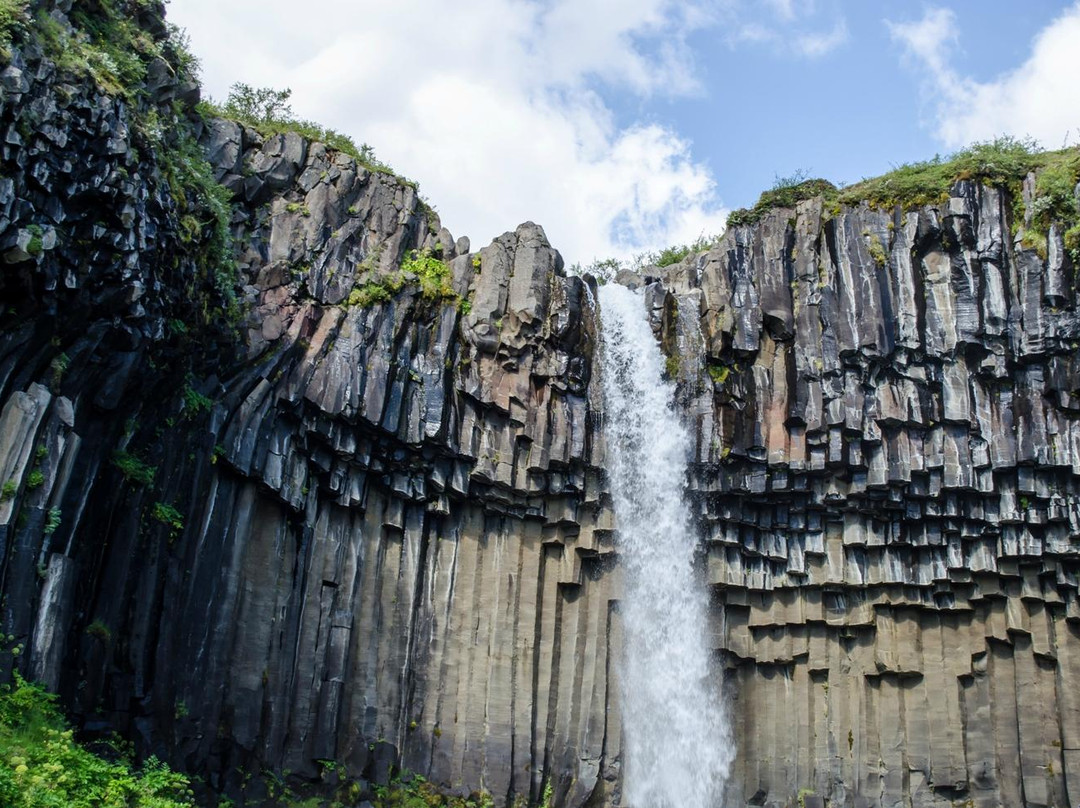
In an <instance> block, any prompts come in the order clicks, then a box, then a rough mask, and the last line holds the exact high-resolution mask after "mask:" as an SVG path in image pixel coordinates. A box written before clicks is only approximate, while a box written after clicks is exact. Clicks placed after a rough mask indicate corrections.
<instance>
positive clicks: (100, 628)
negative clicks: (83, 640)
mask: <svg viewBox="0 0 1080 808" xmlns="http://www.w3.org/2000/svg"><path fill="white" fill-rule="evenodd" d="M86 633H87V635H88V636H90V637H96V638H97V639H99V640H101V641H102V642H109V640H111V639H112V629H110V628H109V627H108V626H107V625H105V623H104V622H102V621H101V620H94V622H92V623H91V624H90V625H88V626H87V627H86Z"/></svg>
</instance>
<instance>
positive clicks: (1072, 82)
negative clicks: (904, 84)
mask: <svg viewBox="0 0 1080 808" xmlns="http://www.w3.org/2000/svg"><path fill="white" fill-rule="evenodd" d="M887 25H888V27H889V31H890V33H891V35H892V37H893V39H894V40H895V41H897V42H899V43H900V44H901V45H902V46H903V47H904V49H905V51H906V53H907V54H908V56H909V57H910V58H912V59H913V60H914V61H915V63H916V64H917V65H918V66H919V68H920V69H921V70H922V71H924V73H925V75H926V83H927V86H926V94H927V96H928V98H932V99H933V101H932V102H931V104H932V121H931V125H932V126H933V127H934V129H935V130H936V133H937V136H938V138H940V140H941V141H942V142H943V143H944V144H945V145H946V146H948V147H950V148H958V147H961V146H965V145H967V144H969V143H972V142H974V141H982V140H989V139H992V138H994V137H997V136H999V135H1003V134H1009V135H1014V136H1018V137H1023V136H1031V137H1034V138H1035V139H1037V140H1039V141H1040V142H1041V143H1042V144H1043V145H1044V146H1046V147H1049V148H1056V147H1057V146H1059V145H1061V143H1062V142H1063V141H1065V140H1071V142H1075V141H1076V140H1077V135H1078V134H1080V129H1078V127H1080V112H1078V110H1080V83H1077V81H1076V79H1075V77H1076V76H1077V74H1078V73H1080V48H1078V47H1077V43H1078V42H1080V3H1076V4H1075V5H1073V6H1072V7H1070V8H1068V9H1067V10H1066V11H1064V12H1063V13H1062V14H1061V15H1060V16H1059V17H1058V18H1057V19H1055V20H1053V21H1052V22H1051V23H1050V24H1049V25H1048V26H1047V27H1046V28H1044V29H1043V30H1042V31H1041V32H1040V33H1039V34H1038V35H1037V36H1036V37H1035V39H1034V41H1033V42H1032V45H1031V54H1030V56H1028V58H1027V60H1026V61H1025V62H1024V63H1023V64H1021V65H1020V66H1019V67H1017V68H1016V69H1014V70H1011V71H1009V72H1006V73H1002V74H1001V75H999V76H997V77H996V78H995V79H993V80H991V81H985V82H980V81H976V80H974V79H972V78H970V77H968V76H964V75H962V74H961V73H959V72H958V71H957V70H956V69H955V68H954V67H953V66H952V64H951V62H950V60H949V55H950V52H951V51H952V50H954V49H955V47H956V45H957V42H958V34H957V30H958V25H957V18H956V15H955V14H954V13H953V12H952V11H950V10H948V9H945V8H929V9H927V10H926V11H925V13H924V14H923V16H922V18H921V19H919V20H916V21H913V22H887Z"/></svg>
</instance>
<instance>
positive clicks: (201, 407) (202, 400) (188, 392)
mask: <svg viewBox="0 0 1080 808" xmlns="http://www.w3.org/2000/svg"><path fill="white" fill-rule="evenodd" d="M183 395H184V414H185V415H186V416H187V417H189V418H194V417H195V416H196V415H198V414H199V413H200V412H209V411H210V409H211V408H212V407H213V406H214V402H213V400H212V399H210V398H208V397H207V396H204V395H203V394H202V393H200V392H199V391H198V390H196V389H195V388H194V387H192V386H191V381H190V380H189V381H188V383H187V384H185V385H184V392H183Z"/></svg>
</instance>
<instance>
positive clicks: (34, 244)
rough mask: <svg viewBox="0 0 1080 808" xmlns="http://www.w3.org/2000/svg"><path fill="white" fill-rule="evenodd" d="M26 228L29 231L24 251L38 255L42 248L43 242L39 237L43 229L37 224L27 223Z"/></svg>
mask: <svg viewBox="0 0 1080 808" xmlns="http://www.w3.org/2000/svg"><path fill="white" fill-rule="evenodd" d="M26 230H27V232H28V233H30V241H29V242H28V243H27V245H26V252H28V253H29V254H30V255H39V254H40V253H41V251H42V250H43V249H44V243H45V242H44V241H42V238H41V237H42V235H43V234H44V232H45V231H44V230H42V229H41V225H39V224H31V225H28V226H27V228H26Z"/></svg>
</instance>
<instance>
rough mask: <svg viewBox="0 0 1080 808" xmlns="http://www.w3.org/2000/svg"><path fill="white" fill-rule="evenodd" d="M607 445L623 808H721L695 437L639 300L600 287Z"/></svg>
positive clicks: (725, 765) (726, 756)
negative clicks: (690, 499)
mask: <svg viewBox="0 0 1080 808" xmlns="http://www.w3.org/2000/svg"><path fill="white" fill-rule="evenodd" d="M600 310H601V317H602V326H601V327H602V359H601V362H602V371H603V383H604V407H605V415H604V438H605V441H606V444H607V457H608V470H609V474H610V485H611V493H612V498H613V501H614V508H615V520H616V528H617V530H618V533H617V544H616V546H617V549H618V553H619V561H620V564H621V566H622V569H623V574H624V578H625V583H624V587H623V595H622V598H621V600H620V604H619V611H620V614H621V617H622V625H623V634H624V637H625V643H624V646H625V647H624V658H623V660H622V662H621V668H620V670H619V690H620V694H621V697H620V698H621V701H620V707H621V713H622V722H623V743H624V747H623V760H624V769H623V789H624V793H623V799H622V803H623V805H626V806H629V808H712V806H716V805H719V802H720V798H721V793H722V790H723V786H724V782H725V781H726V779H727V775H728V771H729V769H730V767H731V761H732V759H733V757H734V747H733V744H732V741H731V737H730V733H729V730H728V727H727V720H726V717H725V715H724V706H723V702H722V699H721V697H720V694H719V690H720V687H719V685H720V680H719V678H718V677H719V676H720V673H719V672H718V671H713V670H711V668H710V664H709V662H710V650H709V643H708V641H707V637H706V620H707V614H708V593H707V591H706V589H705V585H704V583H703V582H702V581H701V580H700V579H699V576H698V575H697V574H696V573H695V570H694V566H693V564H694V554H695V549H696V545H697V541H696V538H695V536H694V533H693V531H692V529H691V526H690V524H689V509H688V506H687V503H686V500H685V498H684V486H685V483H686V468H687V456H688V452H689V449H690V436H689V434H688V433H687V430H686V427H685V426H683V424H682V423H681V422H680V420H679V416H678V414H677V413H676V412H675V410H674V408H673V402H672V399H673V394H674V385H673V384H672V383H670V382H666V381H664V380H663V378H662V373H663V370H664V358H663V355H662V354H661V352H660V348H659V346H658V345H657V342H656V338H655V337H654V336H653V332H652V329H651V328H650V326H649V322H648V319H647V317H646V311H645V304H644V301H643V299H642V297H641V296H640V295H638V294H635V293H634V292H631V291H630V290H629V289H626V288H624V287H622V286H619V285H616V284H613V283H609V284H607V285H606V286H604V287H602V288H601V289H600Z"/></svg>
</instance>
